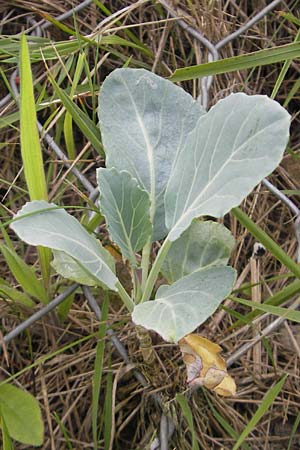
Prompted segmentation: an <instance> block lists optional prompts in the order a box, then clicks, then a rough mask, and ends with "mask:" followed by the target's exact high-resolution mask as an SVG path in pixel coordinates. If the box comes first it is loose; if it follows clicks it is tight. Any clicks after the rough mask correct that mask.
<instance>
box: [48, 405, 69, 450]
mask: <svg viewBox="0 0 300 450" xmlns="http://www.w3.org/2000/svg"><path fill="white" fill-rule="evenodd" d="M53 416H54V419H55V420H56V423H57V425H58V426H59V429H60V431H61V432H62V435H63V437H64V439H65V442H64V444H65V445H66V446H67V448H68V449H69V450H73V447H72V444H71V442H70V439H69V436H68V434H67V430H66V427H65V426H64V424H63V423H62V421H61V420H60V418H59V416H58V414H57V413H56V411H53Z"/></svg>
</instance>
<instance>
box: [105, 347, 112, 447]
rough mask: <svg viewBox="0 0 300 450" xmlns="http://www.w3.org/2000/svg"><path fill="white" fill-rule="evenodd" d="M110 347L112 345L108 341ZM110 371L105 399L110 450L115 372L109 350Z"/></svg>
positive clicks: (106, 430)
mask: <svg viewBox="0 0 300 450" xmlns="http://www.w3.org/2000/svg"><path fill="white" fill-rule="evenodd" d="M108 345H109V348H110V346H111V344H110V342H109V343H108ZM108 369H109V370H108V372H107V375H106V390H105V401H104V433H103V434H104V449H105V450H109V446H110V437H111V430H112V413H113V410H112V408H113V398H112V390H113V372H112V370H111V351H109V352H108Z"/></svg>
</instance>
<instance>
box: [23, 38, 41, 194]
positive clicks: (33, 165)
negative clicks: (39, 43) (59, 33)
mask: <svg viewBox="0 0 300 450" xmlns="http://www.w3.org/2000/svg"><path fill="white" fill-rule="evenodd" d="M20 77H21V78H20V79H21V81H20V91H21V92H20V129H21V152H22V160H23V165H24V172H25V178H26V183H27V187H28V191H29V195H30V199H31V200H47V185H46V179H45V173H44V166H43V157H42V152H41V145H40V139H39V134H38V129H37V126H36V111H35V101H34V94H33V80H32V73H31V67H30V60H29V51H28V45H27V42H26V37H25V35H24V34H23V35H22V38H21V64H20Z"/></svg>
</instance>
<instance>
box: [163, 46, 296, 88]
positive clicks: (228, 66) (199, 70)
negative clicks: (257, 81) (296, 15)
mask: <svg viewBox="0 0 300 450" xmlns="http://www.w3.org/2000/svg"><path fill="white" fill-rule="evenodd" d="M299 56H300V43H299V42H296V43H292V44H286V45H281V46H278V47H273V48H268V49H265V50H259V51H258V52H253V53H247V54H246V55H240V56H233V57H232V58H225V59H222V60H219V61H214V62H210V63H206V64H199V65H196V66H190V67H185V68H183V69H177V70H175V72H174V74H173V75H172V76H171V77H170V78H169V80H171V81H174V82H175V81H184V80H194V79H196V78H200V77H206V76H208V75H218V74H220V73H228V72H234V71H236V70H243V69H250V68H252V67H259V66H266V65H269V64H274V63H278V62H281V61H286V60H292V59H294V58H299Z"/></svg>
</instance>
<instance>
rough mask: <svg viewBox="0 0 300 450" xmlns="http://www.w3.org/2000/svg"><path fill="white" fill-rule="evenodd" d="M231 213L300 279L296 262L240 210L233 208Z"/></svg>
mask: <svg viewBox="0 0 300 450" xmlns="http://www.w3.org/2000/svg"><path fill="white" fill-rule="evenodd" d="M231 212H232V214H233V215H234V216H235V217H236V218H237V219H238V221H239V222H240V223H241V224H242V225H243V226H244V227H245V228H246V229H247V230H248V231H249V233H251V234H252V236H254V237H255V239H257V240H258V241H259V242H260V243H261V244H263V245H264V246H265V247H266V249H267V250H269V252H270V253H271V254H272V255H273V256H274V257H275V258H276V259H278V261H280V262H281V263H282V264H283V265H284V266H285V267H287V268H288V269H289V270H290V271H291V272H293V274H294V275H295V276H296V277H297V278H300V265H298V264H297V263H295V261H293V260H292V258H290V257H289V256H288V255H287V254H286V253H285V252H284V251H283V250H282V249H281V248H280V247H279V245H278V244H276V242H274V241H273V239H272V238H271V237H270V236H268V234H267V233H266V232H265V231H263V230H262V229H261V228H260V227H259V226H258V225H256V224H255V223H254V222H253V220H251V219H250V218H249V217H248V216H247V214H245V213H244V212H243V211H242V210H241V209H240V208H233V209H232V210H231Z"/></svg>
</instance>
